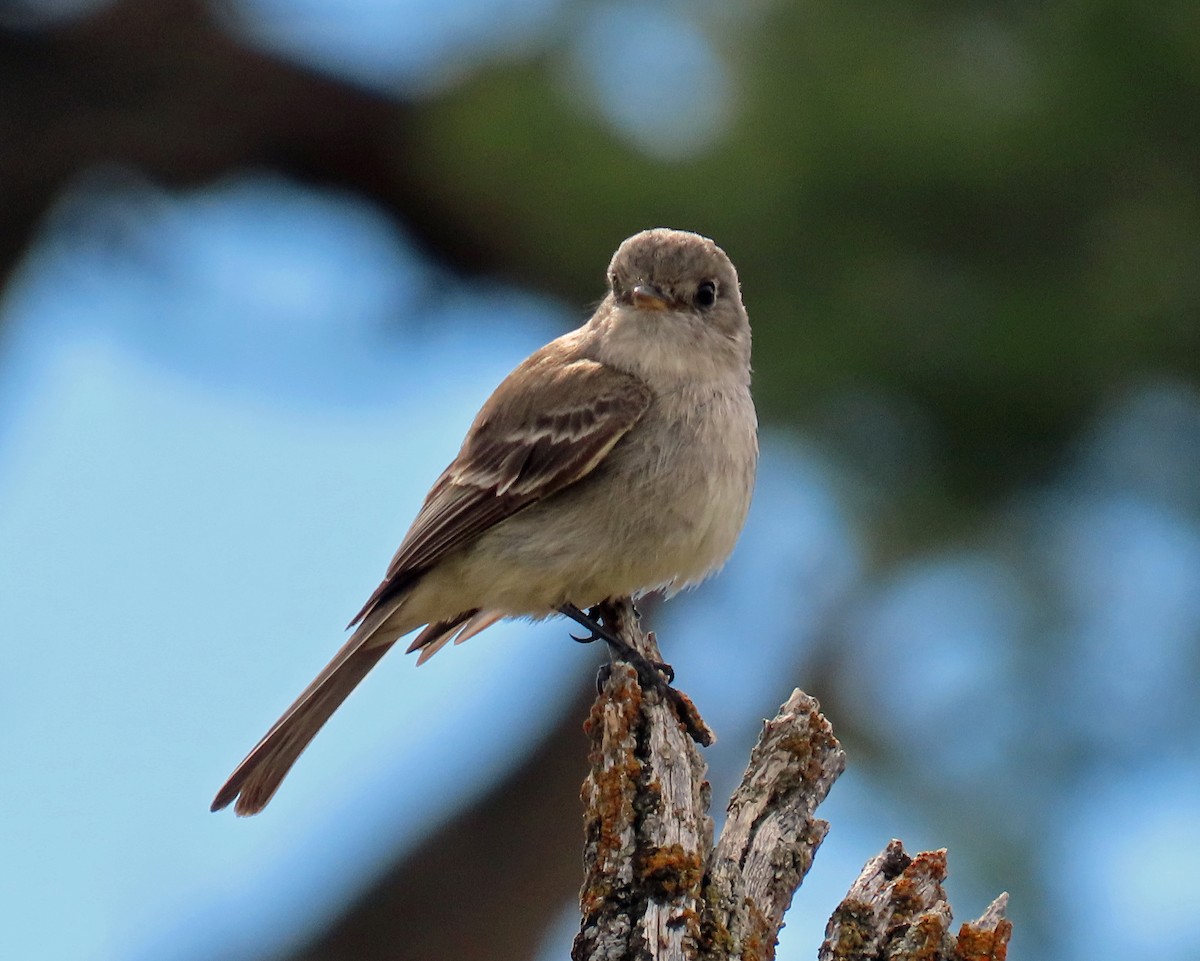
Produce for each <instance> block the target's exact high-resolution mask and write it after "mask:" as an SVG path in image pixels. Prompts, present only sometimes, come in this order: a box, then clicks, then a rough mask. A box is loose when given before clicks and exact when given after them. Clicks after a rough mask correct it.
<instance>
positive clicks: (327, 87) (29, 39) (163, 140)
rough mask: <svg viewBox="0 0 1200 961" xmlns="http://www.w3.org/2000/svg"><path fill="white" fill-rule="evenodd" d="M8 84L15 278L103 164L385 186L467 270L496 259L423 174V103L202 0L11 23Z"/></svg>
mask: <svg viewBox="0 0 1200 961" xmlns="http://www.w3.org/2000/svg"><path fill="white" fill-rule="evenodd" d="M0 90H3V91H4V95H3V96H2V97H0V284H3V283H4V282H5V281H6V280H7V278H8V276H9V274H10V273H11V271H12V268H13V266H14V263H15V262H16V260H17V259H18V258H19V257H20V255H21V253H22V251H23V250H24V248H25V246H26V245H27V244H28V242H29V239H30V237H31V235H32V233H33V230H34V228H35V227H36V225H37V223H38V222H39V220H40V218H41V217H42V215H43V214H44V212H45V210H46V208H47V207H48V205H49V204H50V203H51V202H52V201H53V200H54V198H55V197H56V196H57V194H58V192H59V191H60V190H61V189H62V187H63V185H64V184H65V183H67V182H69V181H70V180H71V179H73V178H74V177H75V176H77V175H78V174H80V173H81V172H83V171H85V170H88V169H89V168H91V167H93V166H96V165H103V164H115V165H121V166H129V167H133V168H136V169H137V170H138V171H139V172H141V173H144V174H145V175H147V176H149V177H151V178H153V179H155V180H158V181H160V182H162V183H166V184H170V185H176V186H190V185H198V184H202V183H205V182H207V181H210V180H212V179H215V178H217V177H220V176H221V175H223V174H226V173H228V172H229V171H231V170H236V169H239V168H247V167H255V166H262V167H269V168H271V169H275V170H280V171H283V172H284V173H286V174H290V175H292V176H296V177H298V178H301V179H305V180H310V181H314V182H320V183H328V184H333V185H337V186H340V187H343V188H345V189H348V190H352V191H354V192H357V193H360V194H363V195H365V196H369V197H372V198H373V199H374V200H375V201H376V202H377V203H379V204H380V205H381V206H382V207H384V208H385V209H387V210H389V211H390V212H391V213H392V215H393V216H395V217H396V219H397V220H398V221H399V222H400V223H402V224H403V225H404V227H405V229H406V230H408V231H409V233H410V234H411V236H412V238H413V239H414V240H415V241H416V242H417V243H418V244H419V245H421V246H422V247H424V248H425V249H426V250H428V251H429V252H431V253H432V254H433V255H434V256H435V257H436V259H438V260H439V261H441V262H443V263H445V264H447V265H448V266H450V267H452V268H454V269H457V270H460V271H465V272H481V271H487V270H491V269H492V268H493V267H494V266H495V258H494V257H493V256H491V255H489V252H488V249H487V248H486V247H484V246H481V245H480V244H479V243H478V242H477V241H474V240H472V237H473V236H475V235H474V234H472V233H471V232H470V231H469V230H463V229H460V228H461V224H460V223H459V222H458V221H460V220H461V218H457V219H456V217H455V216H454V215H453V212H452V211H451V210H448V209H446V208H445V205H438V204H436V202H435V201H434V200H433V199H432V198H431V194H430V192H429V191H428V190H427V189H426V185H424V184H422V183H419V182H416V181H415V180H414V178H412V177H411V176H410V174H409V171H410V168H411V165H410V164H409V163H407V162H406V160H407V158H408V155H409V151H410V149H411V146H412V140H411V137H412V134H411V133H410V131H411V129H412V118H413V110H414V108H413V107H412V106H411V105H409V104H406V103H403V102H399V101H397V100H393V99H389V98H386V97H384V96H381V95H379V94H375V93H372V92H370V91H367V90H364V89H362V88H359V87H355V86H353V85H351V84H349V83H345V82H342V81H338V80H336V79H334V78H332V77H329V76H324V75H321V74H319V73H317V72H315V71H312V70H306V69H304V68H302V67H299V66H296V65H293V64H290V63H287V62H285V61H283V60H281V59H279V58H276V57H273V56H271V55H270V54H267V53H264V52H262V51H258V50H255V49H253V48H252V47H250V46H248V45H244V44H241V43H239V42H238V41H237V40H236V39H235V38H234V37H233V36H231V35H230V34H229V33H227V32H226V31H225V30H224V29H222V28H221V26H220V25H219V24H218V23H217V22H216V21H215V19H214V17H213V15H212V12H211V6H210V4H208V3H205V2H202V0H118V2H116V3H114V4H112V5H111V6H109V7H105V8H103V9H101V10H100V11H98V12H97V13H95V14H93V15H91V16H89V17H86V18H84V19H81V20H78V21H75V22H73V23H71V24H69V25H66V26H63V27H56V28H53V29H49V30H44V31H39V32H21V31H16V30H0Z"/></svg>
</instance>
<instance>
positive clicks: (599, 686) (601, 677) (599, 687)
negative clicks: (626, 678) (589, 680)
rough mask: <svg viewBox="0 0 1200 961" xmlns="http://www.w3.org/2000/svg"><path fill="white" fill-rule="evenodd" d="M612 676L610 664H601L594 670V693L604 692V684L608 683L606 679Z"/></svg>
mask: <svg viewBox="0 0 1200 961" xmlns="http://www.w3.org/2000/svg"><path fill="white" fill-rule="evenodd" d="M610 677H612V665H611V664H601V665H600V670H598V671H597V672H596V693H597V694H603V693H604V685H605V684H607V683H608V679H609V678H610Z"/></svg>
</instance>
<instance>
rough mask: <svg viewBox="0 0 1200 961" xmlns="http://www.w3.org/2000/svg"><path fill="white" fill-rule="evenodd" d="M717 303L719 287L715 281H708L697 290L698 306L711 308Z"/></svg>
mask: <svg viewBox="0 0 1200 961" xmlns="http://www.w3.org/2000/svg"><path fill="white" fill-rule="evenodd" d="M716 302H717V285H716V283H715V282H714V281H711V280H706V281H704V282H703V283H701V284H700V286H699V287H697V288H696V305H697V306H698V307H711V306H712V305H713V304H715V303H716Z"/></svg>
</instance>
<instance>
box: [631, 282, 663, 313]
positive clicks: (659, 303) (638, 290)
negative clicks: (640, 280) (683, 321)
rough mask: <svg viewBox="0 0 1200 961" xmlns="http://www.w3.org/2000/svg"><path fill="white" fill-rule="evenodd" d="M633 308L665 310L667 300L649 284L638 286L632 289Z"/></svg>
mask: <svg viewBox="0 0 1200 961" xmlns="http://www.w3.org/2000/svg"><path fill="white" fill-rule="evenodd" d="M633 306H634V307H637V308H639V309H640V310H666V309H667V298H666V297H664V296H663V295H662V291H660V290H659V289H658V288H657V287H654V286H652V285H651V284H638V285H637V286H636V287H634V288H633Z"/></svg>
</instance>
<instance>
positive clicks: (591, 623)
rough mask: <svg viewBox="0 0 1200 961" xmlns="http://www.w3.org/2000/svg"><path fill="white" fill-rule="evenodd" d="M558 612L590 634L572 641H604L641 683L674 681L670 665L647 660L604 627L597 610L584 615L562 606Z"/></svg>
mask: <svg viewBox="0 0 1200 961" xmlns="http://www.w3.org/2000/svg"><path fill="white" fill-rule="evenodd" d="M558 610H559V612H560V613H562V614H565V615H566V616H567V617H569V618H571V620H573V621H575V623H577V624H579V625H581V626H582V627H586V628H587V629H588V630H589V631H590V632H591V634H590V636H588V637H578V636H577V635H575V634H572V635H571V639H572V640H574V641H578V642H579V643H580V644H590V643H591V642H592V641H604V642H605V643H606V644H607V645H608V646H609V648H610V649H611V650H612V652H613V653H614V654H616V655H617V657H619V658H620V659H621V660H622V661H625V662H626V663H627V664H631V665H632V666H633V667H634V668H635V669H636V670H637V672H638V676H639V677H641V678H642V680H643V681H649V682H650V683H651V684H653V683H655V681H654V680H653V679H655V678H659V677H666V681H667V684H670V683H671V682H672V681H673V680H675V671H674V669H673V668H672V667H671V665H670V664H664V663H662V662H655V661H651V660H649V659H648V658H646V657H644V656H642V655H641V654H640V653H638V652H637V651H635V650H634V649H633V648H632V647H630V646H629V645H628V644H626V643H625V642H624V641H623V640H621V638H619V637H617V635H616V634H614V633H613V632H612V631H611V630H609V629H608V628H607V627H605V626H604V625H603V624H602V623H601V622H600V619H599V613H600V612H599V610H598V608H595V607H593V608H591V610H589V611H588V612H587V613H586V614H585V613H584V612H583V611H581V610H580V609H579V608H578V607H576V606H575V605H574V604H564V605H563V606H562V607H560V608H559V609H558Z"/></svg>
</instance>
